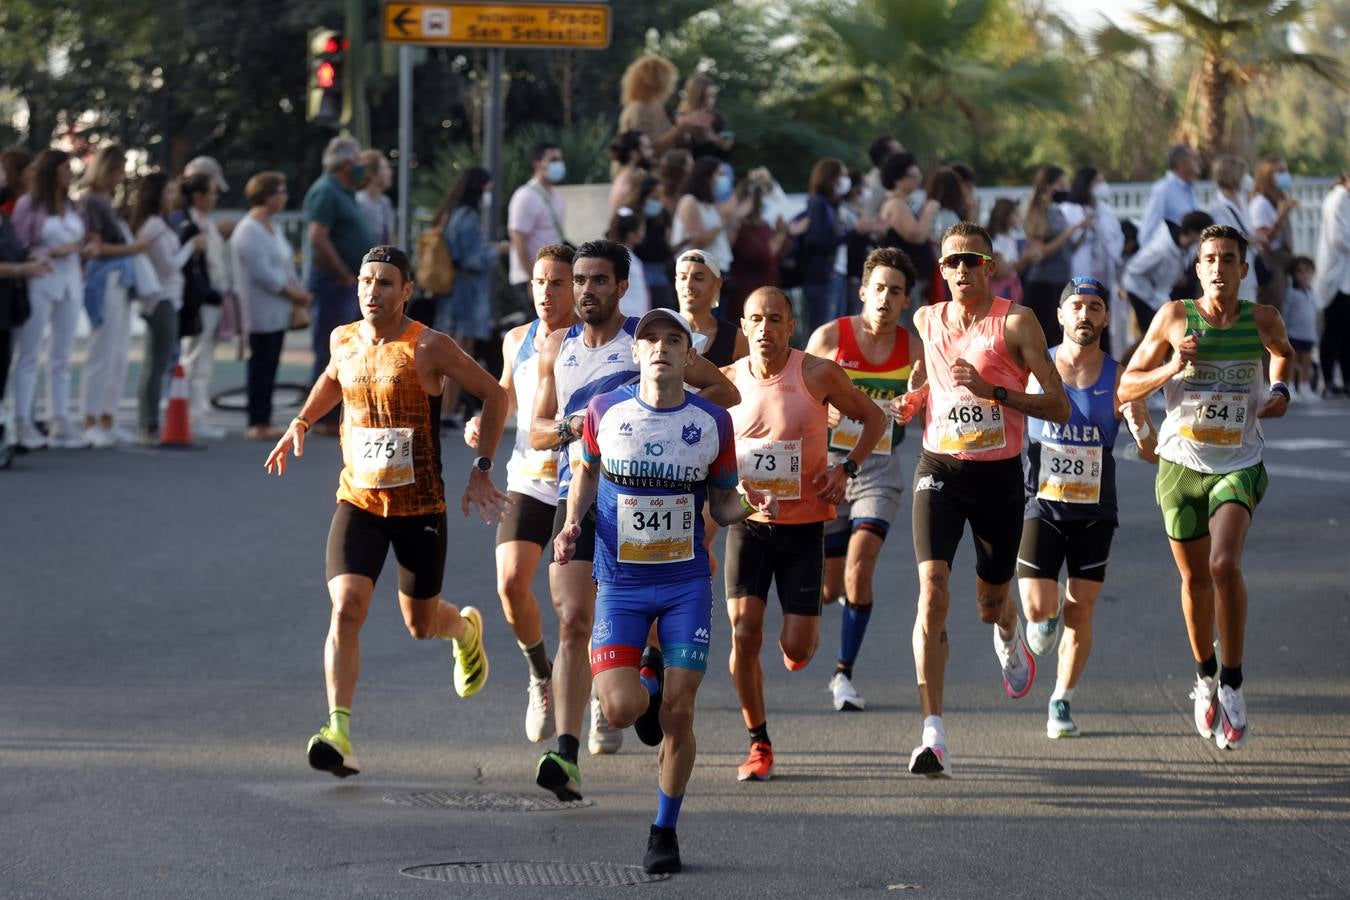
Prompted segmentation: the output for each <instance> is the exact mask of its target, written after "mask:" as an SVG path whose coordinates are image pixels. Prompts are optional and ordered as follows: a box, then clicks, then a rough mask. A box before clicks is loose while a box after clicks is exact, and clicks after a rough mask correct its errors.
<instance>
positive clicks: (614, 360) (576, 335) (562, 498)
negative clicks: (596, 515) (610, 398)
mask: <svg viewBox="0 0 1350 900" xmlns="http://www.w3.org/2000/svg"><path fill="white" fill-rule="evenodd" d="M637 323H638V320H637V319H636V318H633V317H631V316H630V317H629V318H628V319H627V320H625V321H624V323H623V327H622V328H620V329H619V333H618V334H616V335H614V338H613V340H611V341H610V342H609V343H607V344H604V345H603V346H600V347H587V346H586V343H585V341H583V340H582V332H583V330H584V329H585V324H584V323H582V322H578V323H576V324H575V325H573V326H572V327H571V328H569V329H567V334H566V335H564V336H563V341H562V345H561V346H560V347H559V348H558V357H557V359H555V360H554V361H553V384H554V386H555V387H556V388H557V391H558V412H559V414H561V415H562V416H564V417H566V416H570V415H574V414H576V413H584V412H585V411H586V406H587V404H589V403H590V402H591V399H592V398H593V397H598V396H600V395H601V394H607V393H609V392H610V391H612V390H614V389H615V388H618V387H622V386H623V385H625V384H632V383H633V382H635V381H637V378H638V364H637V363H636V362H634V361H633V334H634V332H636V331H637ZM558 457H559V458H558V502H559V503H565V502H566V501H567V486H568V484H570V483H571V481H572V463H573V462H575V461H576V460H579V459H581V442H580V441H572V442H571V443H570V444H568V445H567V448H566V450H565V451H564V452H563V453H560V454H558Z"/></svg>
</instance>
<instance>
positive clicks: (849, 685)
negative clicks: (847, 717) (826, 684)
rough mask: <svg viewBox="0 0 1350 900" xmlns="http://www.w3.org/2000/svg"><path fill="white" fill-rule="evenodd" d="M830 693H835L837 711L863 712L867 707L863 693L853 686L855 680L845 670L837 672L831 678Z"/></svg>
mask: <svg viewBox="0 0 1350 900" xmlns="http://www.w3.org/2000/svg"><path fill="white" fill-rule="evenodd" d="M830 693H832V694H834V708H835V711H836V712H844V711H846V710H847V711H849V712H862V711H863V710H864V709H866V708H867V703H866V701H864V700H863V697H862V694H860V693H858V689H857V688H855V687H854V686H853V682H852V681H851V680H850V679H849V677H848V676H847V675H845V674H844V673H843V672H835V673H834V677H833V678H831V679H830Z"/></svg>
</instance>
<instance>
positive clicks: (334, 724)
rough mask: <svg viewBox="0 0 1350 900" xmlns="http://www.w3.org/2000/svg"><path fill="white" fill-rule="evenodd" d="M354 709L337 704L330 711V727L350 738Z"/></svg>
mask: <svg viewBox="0 0 1350 900" xmlns="http://www.w3.org/2000/svg"><path fill="white" fill-rule="evenodd" d="M351 726H352V711H351V710H350V709H348V708H347V707H345V706H335V707H333V708H332V709H330V710H329V711H328V727H329V728H331V729H332V730H333V731H335V732H337V733H338V734H340V735H342V736H343V737H345V738H350V737H351V736H352V735H351V730H350V729H351Z"/></svg>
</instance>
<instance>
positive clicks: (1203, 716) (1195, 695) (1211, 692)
mask: <svg viewBox="0 0 1350 900" xmlns="http://www.w3.org/2000/svg"><path fill="white" fill-rule="evenodd" d="M1191 699H1192V700H1194V701H1195V730H1196V731H1198V732H1200V736H1201V737H1202V738H1207V737H1213V736H1214V732H1215V731H1216V729H1217V726H1218V724H1219V685H1218V684H1217V683H1216V682H1215V681H1214V679H1213V678H1202V677H1200V675H1199V674H1196V676H1195V684H1194V685H1193V686H1192V687H1191ZM1244 721H1245V717H1244Z"/></svg>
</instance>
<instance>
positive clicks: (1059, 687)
mask: <svg viewBox="0 0 1350 900" xmlns="http://www.w3.org/2000/svg"><path fill="white" fill-rule="evenodd" d="M1050 699H1051V700H1072V699H1073V688H1071V687H1065V686H1064V682H1062V681H1056V682H1055V692H1054V693H1053V694H1051V695H1050Z"/></svg>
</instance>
